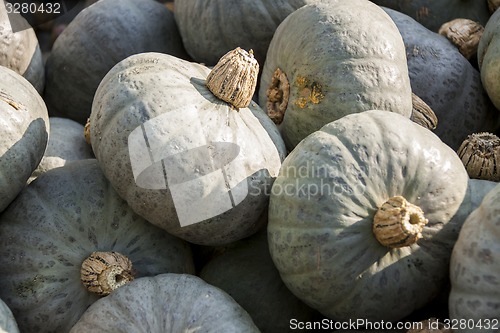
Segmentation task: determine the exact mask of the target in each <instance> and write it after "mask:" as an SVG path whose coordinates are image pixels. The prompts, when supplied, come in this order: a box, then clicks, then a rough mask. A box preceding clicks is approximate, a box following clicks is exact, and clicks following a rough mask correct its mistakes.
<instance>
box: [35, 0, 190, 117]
mask: <svg viewBox="0 0 500 333" xmlns="http://www.w3.org/2000/svg"><path fill="white" fill-rule="evenodd" d="M147 51H156V52H162V53H169V54H173V55H175V56H178V57H182V58H187V55H186V53H185V50H184V47H183V45H182V41H181V37H180V35H179V31H178V30H177V26H176V24H175V19H174V15H173V14H172V13H171V12H170V11H169V10H168V9H166V8H165V7H164V6H163V5H162V4H160V3H158V2H156V1H154V0H102V1H98V2H96V3H94V4H92V5H91V6H89V7H87V8H85V9H84V10H82V11H81V12H80V13H79V14H78V15H77V16H76V17H75V18H74V19H73V20H72V21H71V22H70V23H69V24H68V26H67V27H66V28H65V29H64V31H63V32H62V33H61V35H60V36H59V37H58V38H57V40H56V41H55V43H54V45H53V47H52V51H51V53H50V55H49V57H48V58H47V64H46V72H47V80H46V88H45V92H44V99H45V101H46V103H47V107H48V109H49V112H50V115H51V116H57V117H66V118H70V119H73V120H75V121H77V122H79V123H81V124H85V121H86V120H87V118H88V117H89V115H90V110H91V107H92V99H93V97H94V93H95V91H96V89H97V86H98V85H99V82H100V81H101V80H102V78H103V77H104V75H106V73H107V72H108V71H109V70H110V69H111V68H112V67H113V66H114V65H115V64H116V63H118V62H119V61H120V60H123V59H125V58H126V57H128V56H129V55H132V54H136V53H141V52H147Z"/></svg>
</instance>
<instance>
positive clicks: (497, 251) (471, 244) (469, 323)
mask: <svg viewBox="0 0 500 333" xmlns="http://www.w3.org/2000/svg"><path fill="white" fill-rule="evenodd" d="M499 203H500V184H498V185H497V186H496V187H495V188H494V189H493V190H491V191H490V192H489V193H488V194H487V195H486V196H485V197H484V199H483V201H482V202H481V205H480V206H479V207H478V208H477V209H476V210H474V212H472V213H471V214H470V215H469V217H468V218H467V220H466V221H465V223H464V225H463V227H462V230H461V231H460V236H459V238H458V240H457V242H456V244H455V247H454V248H453V254H452V257H451V264H450V278H451V285H452V289H451V292H450V299H449V309H450V310H449V311H450V318H451V319H452V320H453V321H454V322H456V323H457V325H456V329H455V330H454V332H478V331H481V332H498V330H499V328H500V326H499V325H500V323H499V321H498V320H499V318H500V289H499V288H498V284H499V277H500V205H499ZM479 325H482V326H479Z"/></svg>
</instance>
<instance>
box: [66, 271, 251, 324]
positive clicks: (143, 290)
mask: <svg viewBox="0 0 500 333" xmlns="http://www.w3.org/2000/svg"><path fill="white" fill-rule="evenodd" d="M111 318H112V319H111ZM70 332H71V333H80V332H81V333H92V332H95V333H111V332H113V333H143V332H149V333H164V332H206V333H209V332H213V333H219V332H220V333H234V332H241V333H257V332H259V330H258V329H257V327H256V326H255V325H254V324H253V322H252V319H251V318H250V316H249V315H248V313H247V312H245V310H244V309H243V308H242V307H241V306H240V305H238V303H236V302H235V301H234V299H232V298H231V297H230V296H229V295H228V294H226V293H225V292H224V291H222V290H220V289H219V288H216V287H214V286H211V285H209V284H208V283H206V282H204V281H203V280H202V279H200V278H199V277H196V276H194V275H188V274H160V275H157V276H154V277H143V278H140V279H136V280H134V281H132V282H130V283H129V284H127V285H125V286H123V287H121V288H119V289H117V290H116V291H115V292H113V293H112V294H111V295H109V296H107V297H105V298H102V299H100V300H98V301H97V302H95V303H94V304H92V306H91V307H90V308H89V309H88V310H87V311H86V312H85V313H84V314H83V316H82V318H81V319H80V320H79V321H78V323H77V324H76V325H75V326H74V327H73V328H72V329H71V331H70Z"/></svg>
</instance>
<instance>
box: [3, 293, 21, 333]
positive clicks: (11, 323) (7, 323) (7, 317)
mask: <svg viewBox="0 0 500 333" xmlns="http://www.w3.org/2000/svg"><path fill="white" fill-rule="evenodd" d="M0 332H6V333H19V328H18V327H17V323H16V319H15V318H14V315H13V314H12V311H10V309H9V307H8V306H7V304H5V302H4V301H2V300H0Z"/></svg>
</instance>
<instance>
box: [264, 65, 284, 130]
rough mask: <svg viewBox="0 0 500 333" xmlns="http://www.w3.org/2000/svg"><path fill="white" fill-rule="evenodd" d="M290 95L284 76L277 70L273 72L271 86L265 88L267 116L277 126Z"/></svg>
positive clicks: (280, 121)
mask: <svg viewBox="0 0 500 333" xmlns="http://www.w3.org/2000/svg"><path fill="white" fill-rule="evenodd" d="M289 95H290V84H289V83H288V78H287V77H286V74H285V73H284V72H283V71H282V70H281V69H279V68H277V69H276V70H275V71H274V74H273V77H272V78H271V84H270V85H269V88H267V92H266V96H267V115H268V116H269V118H271V119H272V121H274V123H275V124H277V125H279V124H281V123H282V122H283V118H284V117H285V111H286V107H287V106H288V97H289Z"/></svg>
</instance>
